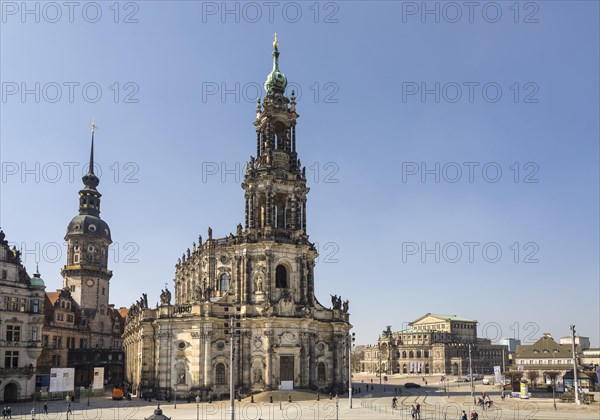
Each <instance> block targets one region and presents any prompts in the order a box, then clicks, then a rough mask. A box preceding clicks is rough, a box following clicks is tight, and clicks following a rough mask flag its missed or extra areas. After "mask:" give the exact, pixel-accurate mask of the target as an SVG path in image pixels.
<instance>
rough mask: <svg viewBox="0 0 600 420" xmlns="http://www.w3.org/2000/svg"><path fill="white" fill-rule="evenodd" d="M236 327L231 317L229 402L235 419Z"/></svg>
mask: <svg viewBox="0 0 600 420" xmlns="http://www.w3.org/2000/svg"><path fill="white" fill-rule="evenodd" d="M234 327H235V318H234V317H230V318H229V328H230V330H229V332H230V336H229V404H230V405H231V420H234V419H235V395H233V394H234V392H235V385H234V384H233V359H234V357H233V345H234V343H233V341H234V340H235V333H234V330H233V328H234Z"/></svg>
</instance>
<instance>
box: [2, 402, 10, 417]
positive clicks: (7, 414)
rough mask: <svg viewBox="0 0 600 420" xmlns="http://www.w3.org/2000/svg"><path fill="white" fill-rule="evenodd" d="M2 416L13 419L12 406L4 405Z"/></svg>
mask: <svg viewBox="0 0 600 420" xmlns="http://www.w3.org/2000/svg"><path fill="white" fill-rule="evenodd" d="M2 418H3V419H12V408H10V405H7V406H4V407H2Z"/></svg>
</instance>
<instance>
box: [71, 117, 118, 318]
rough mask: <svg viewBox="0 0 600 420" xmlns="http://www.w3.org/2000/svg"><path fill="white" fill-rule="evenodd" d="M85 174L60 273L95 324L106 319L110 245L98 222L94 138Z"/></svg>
mask: <svg viewBox="0 0 600 420" xmlns="http://www.w3.org/2000/svg"><path fill="white" fill-rule="evenodd" d="M95 128H96V127H95V125H94V124H92V142H91V148H90V163H89V169H88V172H87V173H86V174H85V175H84V176H83V178H82V181H83V188H82V189H81V190H80V191H79V214H78V215H77V216H75V217H74V218H73V219H71V222H70V223H69V226H68V227H67V234H66V235H65V240H66V241H67V264H66V265H65V266H64V267H63V269H62V270H61V274H62V276H63V278H64V288H66V289H68V290H69V291H70V292H71V296H72V297H73V298H74V300H75V301H76V302H77V304H78V305H79V306H80V307H81V308H82V309H83V310H85V311H87V312H88V313H89V314H92V315H94V318H95V319H97V320H98V322H101V321H102V318H104V317H107V316H108V309H109V303H108V296H109V282H110V278H111V277H112V272H111V271H110V270H108V247H109V246H110V244H111V243H112V240H111V236H110V228H109V227H108V224H107V223H106V222H105V221H104V220H102V219H101V218H100V198H101V197H102V194H100V192H99V191H98V190H97V187H98V184H99V183H100V180H99V179H98V177H97V176H96V174H95V173H94V135H95Z"/></svg>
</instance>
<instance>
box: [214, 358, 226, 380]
mask: <svg viewBox="0 0 600 420" xmlns="http://www.w3.org/2000/svg"><path fill="white" fill-rule="evenodd" d="M215 384H217V385H225V365H224V364H223V363H219V364H217V366H215Z"/></svg>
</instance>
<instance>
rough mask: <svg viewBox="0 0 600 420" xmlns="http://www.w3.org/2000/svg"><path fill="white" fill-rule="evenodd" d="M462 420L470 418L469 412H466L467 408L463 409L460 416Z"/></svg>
mask: <svg viewBox="0 0 600 420" xmlns="http://www.w3.org/2000/svg"><path fill="white" fill-rule="evenodd" d="M460 420H469V419H467V413H465V410H463V412H462V416H460Z"/></svg>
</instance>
